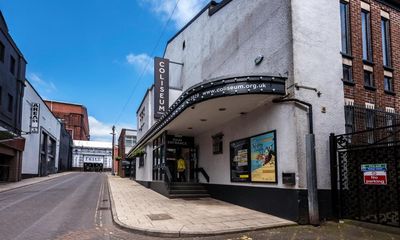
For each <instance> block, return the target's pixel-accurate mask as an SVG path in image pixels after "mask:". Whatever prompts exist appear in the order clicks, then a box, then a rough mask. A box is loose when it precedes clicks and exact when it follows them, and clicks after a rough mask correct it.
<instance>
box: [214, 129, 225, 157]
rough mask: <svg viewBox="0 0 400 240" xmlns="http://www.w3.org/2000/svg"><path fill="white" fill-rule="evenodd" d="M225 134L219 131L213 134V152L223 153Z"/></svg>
mask: <svg viewBox="0 0 400 240" xmlns="http://www.w3.org/2000/svg"><path fill="white" fill-rule="evenodd" d="M223 136H224V134H222V133H218V134H215V135H214V136H212V147H213V154H221V153H223V141H222V138H223Z"/></svg>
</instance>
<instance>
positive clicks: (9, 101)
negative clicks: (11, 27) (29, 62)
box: [0, 11, 26, 181]
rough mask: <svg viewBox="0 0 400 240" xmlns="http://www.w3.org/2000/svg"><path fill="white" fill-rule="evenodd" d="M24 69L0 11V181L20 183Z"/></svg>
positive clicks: (24, 62) (22, 142)
mask: <svg viewBox="0 0 400 240" xmlns="http://www.w3.org/2000/svg"><path fill="white" fill-rule="evenodd" d="M25 67H26V60H25V59H24V56H23V55H22V53H21V52H20V50H19V49H18V47H17V45H16V44H15V42H14V41H13V39H12V38H11V36H10V34H9V32H8V27H7V24H6V21H5V19H4V17H3V14H2V13H1V11H0V181H19V180H21V168H22V152H23V151H24V146H25V139H24V138H23V137H22V136H21V120H22V119H21V114H22V98H23V96H24V81H25Z"/></svg>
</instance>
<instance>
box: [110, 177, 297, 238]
mask: <svg viewBox="0 0 400 240" xmlns="http://www.w3.org/2000/svg"><path fill="white" fill-rule="evenodd" d="M108 181H109V185H110V195H111V204H112V213H113V218H114V221H115V222H116V223H117V224H118V225H119V226H121V227H122V228H125V229H129V230H133V231H138V232H141V233H143V234H149V235H156V236H170V237H180V236H207V235H215V234H222V233H234V232H242V231H251V230H258V229H266V228H274V227H281V226H290V225H296V223H294V222H291V221H288V220H285V219H282V218H278V217H275V216H272V215H268V214H264V213H260V212H257V211H253V210H250V209H247V208H243V207H240V206H237V205H233V204H230V203H226V202H222V201H219V200H216V199H212V198H203V199H195V200H184V199H168V198H166V197H164V196H162V195H160V194H158V193H156V192H154V191H152V190H150V189H147V188H145V187H143V186H142V185H140V184H138V183H136V182H134V181H132V180H129V179H126V178H120V177H116V176H111V175H109V176H108ZM156 217H159V218H160V219H154V218H156ZM151 218H153V220H152V219H151Z"/></svg>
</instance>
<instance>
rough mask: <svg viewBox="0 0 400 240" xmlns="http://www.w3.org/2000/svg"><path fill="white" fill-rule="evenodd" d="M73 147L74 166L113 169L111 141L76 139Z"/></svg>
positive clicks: (89, 168) (77, 167)
mask: <svg viewBox="0 0 400 240" xmlns="http://www.w3.org/2000/svg"><path fill="white" fill-rule="evenodd" d="M73 142H74V143H73V147H72V168H74V169H84V170H94V169H92V168H94V167H98V168H101V169H103V170H104V169H106V170H110V169H111V167H112V166H111V164H112V163H111V159H112V144H111V143H110V142H96V141H80V140H74V141H73Z"/></svg>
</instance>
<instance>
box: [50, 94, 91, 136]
mask: <svg viewBox="0 0 400 240" xmlns="http://www.w3.org/2000/svg"><path fill="white" fill-rule="evenodd" d="M45 102H46V104H47V106H48V107H49V108H50V110H51V111H52V112H53V113H54V115H56V116H57V118H59V119H61V121H62V122H63V123H64V125H65V128H66V129H67V131H68V133H69V134H70V135H71V136H72V139H73V140H82V141H88V140H90V133H89V120H88V113H87V109H86V107H85V106H83V105H80V104H74V103H65V102H58V101H50V100H48V101H45Z"/></svg>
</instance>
